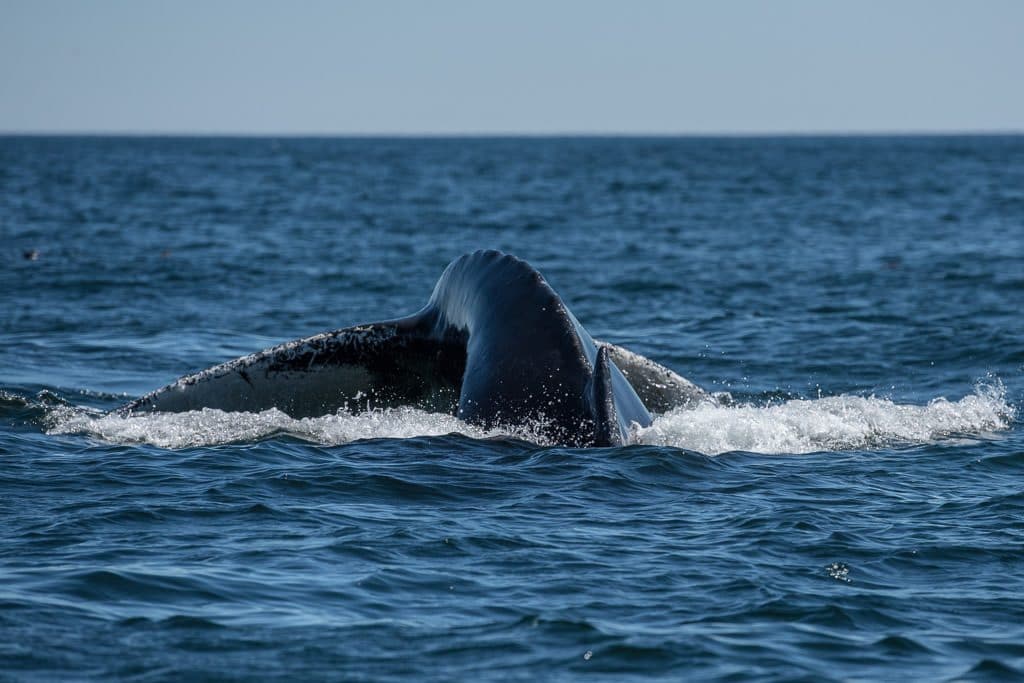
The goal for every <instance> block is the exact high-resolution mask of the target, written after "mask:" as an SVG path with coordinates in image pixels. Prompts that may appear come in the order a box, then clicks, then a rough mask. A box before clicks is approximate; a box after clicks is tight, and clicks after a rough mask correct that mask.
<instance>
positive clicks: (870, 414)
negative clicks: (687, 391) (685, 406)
mask: <svg viewBox="0 0 1024 683" xmlns="http://www.w3.org/2000/svg"><path fill="white" fill-rule="evenodd" d="M1013 413H1014V411H1013V408H1012V406H1010V405H1009V404H1008V403H1007V401H1006V390H1005V389H1004V387H1003V385H1002V384H1001V383H999V382H996V383H994V384H991V385H979V386H978V387H977V388H976V389H975V391H974V393H973V394H970V395H968V396H965V397H964V398H962V399H960V400H959V401H949V400H947V399H945V398H936V399H934V400H932V401H931V402H929V403H928V405H925V406H918V405H906V404H899V403H894V402H893V401H891V400H888V399H882V398H875V397H870V398H864V397H860V396H831V397H826V398H820V399H817V400H791V401H786V402H784V403H780V404H778V405H769V406H761V407H759V406H752V405H741V406H733V407H724V406H717V405H710V404H704V405H701V406H698V407H697V408H695V409H693V410H673V411H671V412H668V413H666V414H665V415H663V416H661V417H659V418H658V419H656V420H655V421H654V424H652V425H651V426H650V427H647V428H644V429H641V430H640V431H639V434H638V440H639V441H640V442H641V443H645V444H652V445H660V446H675V447H677V448H686V449H689V450H693V451H698V452H700V453H706V454H708V455H715V454H718V453H725V452H728V451H748V452H752V453H813V452H818V451H842V450H855V449H858V448H875V447H881V446H887V445H897V444H906V445H911V444H921V443H929V442H933V441H936V440H938V439H942V438H945V437H950V436H954V435H968V434H970V435H979V434H982V433H985V432H992V431H998V430H1003V429H1008V428H1009V426H1010V422H1011V420H1012V418H1013Z"/></svg>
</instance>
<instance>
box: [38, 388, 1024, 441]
mask: <svg viewBox="0 0 1024 683" xmlns="http://www.w3.org/2000/svg"><path fill="white" fill-rule="evenodd" d="M1013 415H1014V410H1013V408H1012V406H1010V405H1009V404H1008V403H1007V402H1006V392H1005V390H1004V388H1003V386H1002V384H1000V383H998V382H996V383H995V384H990V385H980V386H979V387H978V388H977V389H976V390H975V392H974V393H973V394H970V395H968V396H965V397H964V398H962V399H960V400H958V401H949V400H947V399H945V398H937V399H935V400H933V401H931V402H930V403H929V404H928V405H925V406H918V405H906V404H898V403H894V402H892V401H891V400H888V399H881V398H874V397H871V398H863V397H859V396H833V397H827V398H820V399H816V400H793V401H786V402H784V403H779V404H775V405H768V406H755V405H738V406H721V405H717V404H712V403H703V404H701V405H698V406H697V407H696V408H692V409H678V410H673V411H670V412H668V413H665V414H664V415H661V416H658V417H656V418H655V420H654V423H653V424H652V425H651V426H650V427H647V428H641V429H639V430H638V431H637V433H636V440H637V442H638V443H641V444H649V445H658V446H671V447H676V448H685V449H688V450H692V451H697V452H700V453H705V454H708V455H716V454H719V453H725V452H729V451H746V452H752V453H812V452H818V451H842V450H858V449H864V448H877V447H883V446H889V445H913V444H922V443H931V442H934V441H937V440H940V439H944V438H949V437H956V436H964V435H981V434H984V433H988V432H994V431H999V430H1003V429H1008V428H1009V427H1010V422H1011V421H1012V419H1013ZM47 423H48V427H49V428H48V430H47V431H48V433H50V434H85V435H89V436H93V437H97V438H100V439H103V440H104V441H110V442H113V443H146V444H152V445H154V446H161V447H164V448H188V447H195V446H212V445H217V444H225V443H238V442H252V441H258V440H260V439H265V438H269V437H272V436H277V435H288V436H292V437H295V438H298V439H303V440H305V441H309V442H311V443H317V444H323V445H329V446H330V445H339V444H345V443H350V442H352V441H356V440H358V439H379V438H388V439H404V438H410V437H414V436H439V435H444V434H450V433H453V432H457V433H460V434H465V435H466V436H470V437H473V438H478V439H485V438H494V437H514V438H520V439H525V440H528V441H533V442H535V443H543V440H542V439H540V438H539V433H540V432H539V430H538V429H536V428H531V427H529V426H527V427H522V428H516V429H482V428H480V427H476V426H474V425H470V424H467V423H465V422H463V421H462V420H459V419H458V418H456V417H454V416H452V415H446V414H439V413H428V412H425V411H422V410H417V409H415V408H408V407H402V408H393V409H385V410H372V411H368V412H364V413H361V414H359V415H350V414H347V413H344V412H339V413H338V414H335V415H325V416H323V417H313V418H303V419H295V418H291V417H289V416H288V415H286V414H285V413H283V412H281V411H280V410H276V409H271V410H266V411H263V412H259V413H236V412H230V413H229V412H224V411H221V410H212V409H209V408H207V409H204V410H196V411H191V412H185V413H140V414H135V415H131V416H127V417H125V416H121V415H115V414H97V413H95V412H93V411H89V410H86V409H83V408H75V407H69V406H59V407H55V408H53V409H51V410H50V412H49V414H48V416H47Z"/></svg>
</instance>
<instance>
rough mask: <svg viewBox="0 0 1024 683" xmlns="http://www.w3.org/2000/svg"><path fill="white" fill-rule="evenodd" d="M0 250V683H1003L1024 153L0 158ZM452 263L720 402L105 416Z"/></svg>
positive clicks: (447, 145)
mask: <svg viewBox="0 0 1024 683" xmlns="http://www.w3.org/2000/svg"><path fill="white" fill-rule="evenodd" d="M0 245H2V248H0V260H2V264H3V268H2V270H0V343H2V348H3V349H4V352H3V353H2V354H0V679H3V680H67V679H74V680H110V679H124V680H133V681H160V680H182V679H197V680H244V679H256V680H352V681H390V680H417V681H430V680H437V681H447V680H474V681H479V680H482V681H510V680H559V681H570V680H584V679H586V680H592V679H595V678H596V679H600V680H608V681H625V680H650V679H664V680H680V679H684V680H706V681H728V680H786V681H790V680H814V681H822V680H879V679H893V678H896V677H897V676H899V677H906V678H909V679H918V680H925V679H926V680H1005V679H1008V678H1015V677H1022V676H1024V603H1022V602H1021V599H1020V596H1021V595H1024V428H1022V422H1021V417H1020V412H1019V409H1018V406H1019V405H1020V402H1021V399H1022V397H1024V321H1022V317H1021V308H1022V302H1024V138H1022V137H878V138H869V137H837V138H813V137H795V138H765V139H757V138H723V139H713V138H705V139H685V138H680V139H671V138H669V139H642V138H628V139H599V138H566V139H556V138H533V139H513V138H507V139H473V138H457V139H369V138H368V139H269V138H260V139H241V138H238V139H236V138H199V139H187V138H102V137H91V138H88V137H83V138H74V137H57V138H31V137H6V138H0ZM478 248H497V249H502V250H504V251H508V252H511V253H514V254H516V255H518V256H520V257H522V258H524V259H526V260H528V261H529V262H530V263H532V264H533V265H534V266H535V267H537V268H538V269H539V270H540V271H541V272H542V273H544V275H545V276H546V277H547V279H548V281H549V282H550V283H551V284H552V286H553V287H554V288H555V289H556V290H557V291H558V292H559V293H560V294H561V295H562V297H563V299H564V300H565V301H566V302H567V303H568V304H569V306H570V308H571V309H572V310H573V312H574V313H575V314H576V316H577V318H579V320H580V321H581V322H582V323H583V324H584V325H585V326H586V327H587V328H588V329H589V331H590V332H591V333H592V334H593V335H594V336H595V337H596V338H599V339H605V340H608V341H612V342H615V343H618V344H622V345H624V346H626V347H628V348H630V349H632V350H634V351H637V352H639V353H642V354H644V355H647V356H649V357H651V358H653V359H655V360H657V361H659V362H661V363H663V364H665V365H668V366H670V367H672V368H673V369H675V370H676V371H677V372H679V373H680V374H682V375H684V376H686V377H688V378H690V379H692V380H693V381H695V382H697V383H698V384H700V385H701V386H704V387H705V388H707V389H709V390H711V391H715V392H726V393H728V395H729V396H731V403H729V404H727V405H704V406H700V407H698V408H697V409H694V410H686V411H682V410H680V411H673V412H670V413H667V414H665V415H661V416H658V417H657V419H656V420H655V423H654V424H653V425H652V426H651V427H650V428H649V429H646V430H643V431H641V432H640V433H639V434H638V435H637V439H636V440H637V443H635V444H632V445H630V446H627V447H623V448H614V449H580V450H574V449H568V448H562V447H558V446H555V445H549V444H542V443H541V444H538V443H533V442H531V441H530V440H529V436H530V435H529V434H528V433H521V432H517V431H515V430H511V431H502V430H500V429H499V430H490V431H484V430H481V429H479V428H477V427H473V426H470V425H466V424H463V423H460V422H459V421H458V420H457V419H455V418H454V417H451V416H447V415H435V414H429V413H425V412H422V411H417V410H414V409H411V408H405V409H395V410H386V411H385V410H382V411H375V412H371V413H366V414H362V415H356V416H353V415H346V414H339V415H329V416H324V417H320V418H311V419H305V420H293V419H291V418H289V417H288V416H286V415H284V414H282V413H279V412H276V411H268V412H265V413H259V414H227V413H220V412H217V411H203V412H196V413H186V414H179V415H149V416H139V417H132V418H122V417H110V416H104V414H103V411H106V410H109V409H111V408H114V407H117V406H118V405H120V404H122V403H124V402H126V401H127V400H128V399H130V398H133V397H135V396H138V395H140V394H142V393H145V392H147V391H149V390H151V389H154V388H156V387H158V386H161V385H163V384H165V383H167V382H168V381H170V380H173V379H174V378H176V377H178V376H179V375H182V374H185V373H188V372H190V371H193V370H197V369H200V368H203V367H206V366H208V365H212V364H214V363H217V362H220V361H222V360H226V359H229V358H233V357H235V356H239V355H242V354H244V353H248V352H251V351H255V350H258V349H261V348H265V347H268V346H271V345H273V344H276V343H278V342H281V341H285V340H289V339H294V338H297V337H302V336H306V335H310V334H313V333H316V332H319V331H323V330H328V329H334V328H338V327H343V326H347V325H352V324H356V323H361V322H367V321H373V320H380V319H385V318H391V317H395V316H398V315H402V314H406V313H410V312H413V311H415V310H416V309H418V308H419V307H420V306H421V305H422V304H423V303H424V302H425V301H426V299H427V297H428V296H429V293H430V290H431V288H432V287H433V284H434V282H435V281H436V279H437V277H438V276H439V275H440V273H441V271H442V270H443V268H444V266H445V265H446V264H447V263H448V262H449V261H450V260H452V259H453V258H455V257H457V256H458V255H460V254H462V253H464V252H466V251H471V250H474V249H478ZM524 334H528V331H524Z"/></svg>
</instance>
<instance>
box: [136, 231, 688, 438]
mask: <svg viewBox="0 0 1024 683" xmlns="http://www.w3.org/2000/svg"><path fill="white" fill-rule="evenodd" d="M706 397H707V394H706V393H705V392H704V391H703V390H701V389H700V388H699V387H697V386H696V385H694V384H693V383H691V382H689V381H688V380H686V379H684V378H682V377H680V376H679V375H677V374H676V373H674V372H672V371H671V370H669V369H668V368H665V367H663V366H661V365H659V364H657V363H655V362H654V361H651V360H649V359H647V358H644V357H643V356H640V355H638V354H635V353H632V352H631V351H628V350H626V349H623V348H622V347H618V346H615V345H612V344H607V343H603V342H595V341H594V340H593V339H592V338H591V337H590V335H589V333H587V331H586V330H585V329H584V328H583V326H582V325H580V323H579V322H578V321H577V320H576V318H575V317H574V316H573V315H572V313H571V312H570V311H569V309H568V307H566V305H565V303H564V302H563V301H562V300H561V298H559V296H558V295H557V294H556V293H555V291H554V290H553V289H552V288H551V287H550V285H548V283H547V281H546V280H544V278H543V277H542V276H541V274H540V273H539V272H537V271H536V270H535V269H534V268H533V267H531V266H530V265H529V264H527V263H526V262H525V261H522V260H520V259H518V258H516V257H514V256H511V255H507V254H503V253H501V252H497V251H478V252H474V253H472V254H467V255H465V256H462V257H460V258H458V259H456V260H455V261H453V262H452V263H451V264H450V265H449V266H448V268H447V269H446V270H445V271H444V273H443V274H442V275H441V278H440V279H439V280H438V282H437V285H436V286H435V288H434V291H433V294H432V295H431V297H430V300H429V301H428V302H427V304H426V306H425V307H424V308H423V309H421V310H420V311H418V312H417V313H415V314H413V315H411V316H408V317H406V318H399V319H395V320H388V321H384V322H378V323H371V324H367V325H358V326H355V327H349V328H345V329H341V330H336V331H333V332H325V333H323V334H317V335H314V336H312V337H307V338H305V339H298V340H295V341H291V342H287V343H284V344H281V345H278V346H275V347H273V348H270V349H266V350H264V351H259V352H257V353H254V354H251V355H248V356H243V357H241V358H237V359H235V360H232V361H228V362H226V363H222V364H220V365H216V366H214V367H211V368H208V369H206V370H203V371H201V372H198V373H195V374H193V375H188V376H186V377H182V378H181V379H179V380H177V381H175V382H173V383H172V384H169V385H167V386H165V387H163V388H161V389H157V390H156V391H154V392H152V393H149V394H147V395H145V396H143V397H141V398H139V399H137V400H135V401H132V402H131V403H128V404H127V405H125V406H123V407H122V408H120V409H119V412H121V413H122V414H131V413H135V412H142V411H168V412H182V411H188V410H199V409H202V408H217V409H220V410H225V411H261V410H267V409H269V408H277V409H279V410H282V411H283V412H285V413H287V414H289V415H291V416H292V417H311V416H319V415H325V414H330V413H334V412H336V411H338V410H349V411H353V412H358V411H363V410H367V409H373V408H382V407H394V406H398V405H412V406H416V407H420V408H423V409H426V410H431V411H436V412H446V413H451V414H454V415H458V416H459V417H460V418H462V419H464V420H466V421H468V422H472V423H475V424H481V425H485V426H501V425H519V424H524V423H529V424H532V425H536V427H537V428H539V430H540V431H541V432H542V433H543V434H544V435H545V436H546V437H547V438H548V439H550V440H551V441H553V442H556V443H562V444H566V445H571V446H609V445H620V444H623V443H628V441H629V438H630V431H631V429H632V425H633V424H634V423H635V424H637V425H640V426H647V425H649V424H650V423H651V414H650V412H649V409H650V410H655V411H657V412H663V411H665V410H668V409H671V408H673V407H677V406H680V405H687V404H690V403H693V402H695V401H698V400H701V399H703V398H706Z"/></svg>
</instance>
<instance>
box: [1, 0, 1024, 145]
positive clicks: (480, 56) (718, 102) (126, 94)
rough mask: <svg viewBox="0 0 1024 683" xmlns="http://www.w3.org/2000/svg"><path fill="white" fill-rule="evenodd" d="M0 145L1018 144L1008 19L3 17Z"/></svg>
mask: <svg viewBox="0 0 1024 683" xmlns="http://www.w3.org/2000/svg"><path fill="white" fill-rule="evenodd" d="M0 131H8V132H30V131H54V132H67V131H85V132H133V133H140V132H141V133H145V132H167V133H189V132H197V133H284V134H317V133H326V134H334V133H357V134H366V133H385V134H387V133H442V134H443V133H638V134H645V133H697V134H706V133H778V132H852V131H869V132H881V131H923V132H927V131H1024V1H1018V0H973V1H970V2H967V1H961V2H951V1H944V0H930V1H924V0H887V1H876V0H871V1H865V0H857V1H856V2H854V1H850V2H832V1H828V0H777V1H770V2H769V1H768V0H765V1H764V2H742V1H738V0H724V1H716V2H710V1H709V2H702V3H689V2H655V1H649V2H643V1H640V0H636V1H633V2H600V1H587V0H565V1H563V2H558V1H557V0H546V1H543V0H541V1H533V0H515V1H510V2H503V3H498V2H489V1H486V0H479V1H477V2H469V1H464V2H461V1H449V0H433V1H428V0H423V1H420V2H414V1H405V2H397V1H396V2H389V1H386V0H377V1H373V2H341V1H338V2H325V1H312V0H308V1H302V0H293V1H292V2H258V1H256V0H251V1H243V0H239V1H222V0H205V1H203V2H192V1H184V0H174V1H171V0H167V1H159V2H158V1H156V0H123V1H117V0H89V1H85V0H81V1H72V0H64V1H61V0H24V1H21V0H0Z"/></svg>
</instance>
